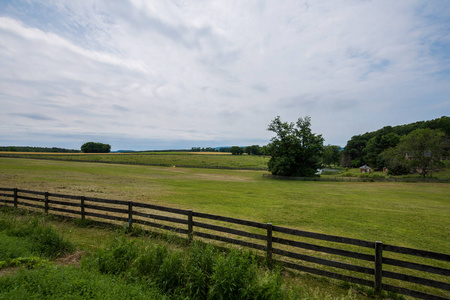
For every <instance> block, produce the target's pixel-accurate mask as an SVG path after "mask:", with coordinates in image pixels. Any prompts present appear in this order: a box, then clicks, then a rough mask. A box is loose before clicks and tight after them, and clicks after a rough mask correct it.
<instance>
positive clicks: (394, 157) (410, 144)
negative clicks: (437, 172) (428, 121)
mask: <svg viewBox="0 0 450 300" xmlns="http://www.w3.org/2000/svg"><path fill="white" fill-rule="evenodd" d="M447 144H448V139H447V138H446V136H445V133H444V132H442V131H440V130H433V129H430V128H425V129H416V130H414V131H412V132H410V133H409V134H408V135H405V136H403V137H402V138H401V140H400V143H399V144H398V146H397V147H396V148H394V149H395V150H390V149H388V150H389V151H385V152H384V153H383V155H384V157H385V159H386V162H387V167H388V169H389V168H390V169H395V168H399V167H400V168H401V169H403V170H404V169H405V168H406V169H413V170H416V171H418V172H419V173H420V175H422V176H423V177H425V176H426V175H427V174H428V173H429V171H430V170H431V169H433V168H438V167H441V166H442V165H443V163H442V161H441V160H442V159H443V158H444V156H445V154H446V153H445V151H446V146H447ZM401 157H403V159H402V160H400V158H401Z"/></svg>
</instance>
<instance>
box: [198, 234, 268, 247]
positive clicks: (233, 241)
mask: <svg viewBox="0 0 450 300" xmlns="http://www.w3.org/2000/svg"><path fill="white" fill-rule="evenodd" d="M194 235H195V236H199V237H203V238H206V239H210V240H216V241H221V242H226V243H230V244H235V245H240V246H244V247H248V248H252V249H257V250H262V251H265V250H266V246H264V245H259V244H254V243H250V242H246V241H241V240H236V239H232V238H228V237H224V236H219V235H215V234H209V233H205V232H194Z"/></svg>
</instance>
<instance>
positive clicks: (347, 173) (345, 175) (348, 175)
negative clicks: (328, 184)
mask: <svg viewBox="0 0 450 300" xmlns="http://www.w3.org/2000/svg"><path fill="white" fill-rule="evenodd" d="M342 176H344V177H354V176H355V174H353V173H350V172H345V173H344V174H342Z"/></svg>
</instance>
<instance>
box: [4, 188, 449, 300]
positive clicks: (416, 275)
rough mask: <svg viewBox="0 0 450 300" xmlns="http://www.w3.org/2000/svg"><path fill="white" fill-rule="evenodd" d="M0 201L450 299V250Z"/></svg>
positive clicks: (69, 198) (110, 207)
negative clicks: (205, 241)
mask: <svg viewBox="0 0 450 300" xmlns="http://www.w3.org/2000/svg"><path fill="white" fill-rule="evenodd" d="M0 203H3V205H7V206H14V207H15V208H17V207H26V208H30V209H33V210H36V209H37V210H43V211H45V212H46V213H49V212H51V213H55V214H61V213H63V214H64V215H65V216H69V217H72V218H75V217H77V218H78V217H81V219H85V218H86V217H89V219H92V220H93V221H99V222H101V221H100V220H103V221H104V220H108V223H112V224H117V225H120V224H127V225H128V226H130V227H132V226H133V224H139V225H142V226H146V227H152V228H158V229H162V230H169V231H172V232H176V233H179V234H183V235H187V236H188V239H189V240H192V239H193V238H194V237H195V238H203V239H209V240H216V241H219V242H224V243H227V244H234V245H239V246H242V247H247V248H251V249H255V250H257V251H264V252H265V254H264V255H265V258H266V259H267V262H268V264H269V265H272V264H274V263H279V264H283V265H284V266H285V267H287V268H291V269H295V270H299V271H302V272H308V273H312V274H316V275H320V276H326V277H330V278H334V279H338V280H344V281H348V282H352V283H355V284H360V285H365V286H369V287H373V288H374V289H375V291H377V292H379V291H381V290H382V289H383V290H387V291H392V292H395V293H400V294H404V295H408V296H412V297H416V298H420V299H449V298H447V297H448V295H449V291H450V283H449V278H450V269H449V266H450V264H449V262H450V255H448V254H443V253H436V252H431V251H425V250H418V249H412V248H406V247H399V246H393V245H386V244H383V243H382V242H369V241H364V240H359V239H353V238H346V237H340V236H333V235H327V234H322V233H313V232H308V231H302V230H297V229H291V228H286V227H281V226H275V225H272V224H270V223H267V224H266V223H259V222H254V221H248V220H241V219H236V218H230V217H224V216H219V215H213V214H207V213H200V212H194V211H192V210H183V209H178V208H171V207H164V206H158V205H152V204H146V203H136V202H132V201H123V200H111V199H100V198H92V197H85V196H73V195H64V194H56V193H48V192H37V191H30V190H22V189H20V190H19V189H17V188H0ZM103 223H104V222H103ZM310 240H313V242H314V243H313V242H311V241H310ZM321 243H322V245H321ZM330 244H332V245H334V247H330ZM343 248H344V249H343ZM387 255H391V256H392V257H385V256H387ZM417 258H419V261H417ZM414 259H416V261H414ZM424 261H425V263H424ZM418 290H419V291H418Z"/></svg>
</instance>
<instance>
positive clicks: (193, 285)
mask: <svg viewBox="0 0 450 300" xmlns="http://www.w3.org/2000/svg"><path fill="white" fill-rule="evenodd" d="M217 257H218V252H217V251H216V250H215V249H214V248H213V247H212V246H211V245H206V246H205V245H204V244H202V243H200V242H194V243H192V245H191V247H190V248H189V253H188V258H187V260H186V263H185V273H186V292H187V294H188V295H189V296H190V297H191V298H193V299H206V297H207V295H208V291H209V286H210V282H211V276H212V274H213V271H214V264H215V261H216V260H217Z"/></svg>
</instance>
